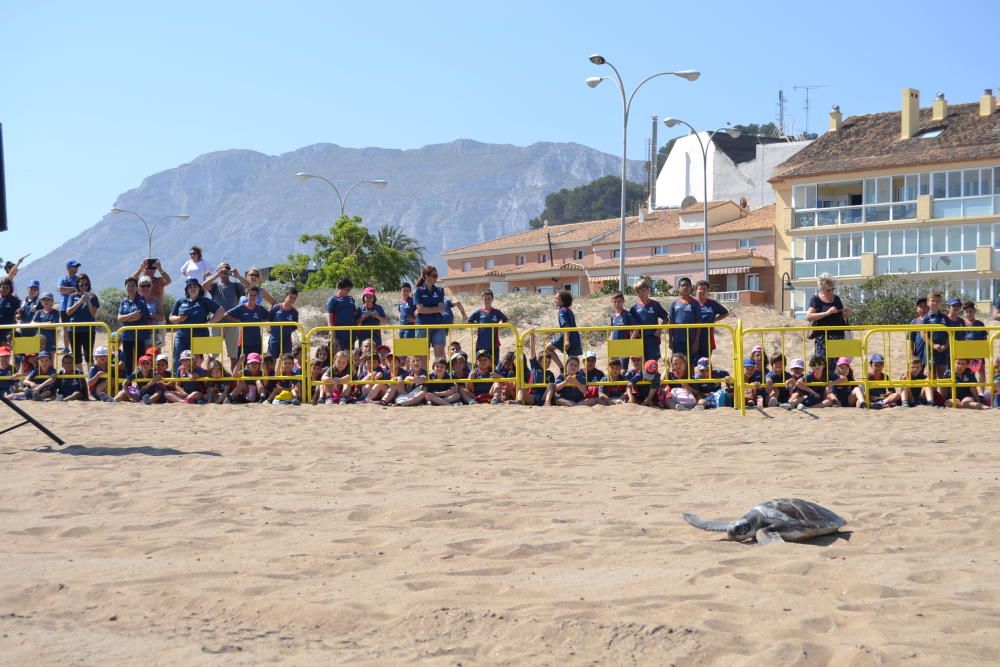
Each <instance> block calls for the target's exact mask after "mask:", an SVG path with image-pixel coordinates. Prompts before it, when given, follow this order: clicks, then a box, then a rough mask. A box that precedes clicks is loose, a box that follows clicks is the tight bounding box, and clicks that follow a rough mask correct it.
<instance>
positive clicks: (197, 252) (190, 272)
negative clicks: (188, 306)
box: [181, 245, 212, 291]
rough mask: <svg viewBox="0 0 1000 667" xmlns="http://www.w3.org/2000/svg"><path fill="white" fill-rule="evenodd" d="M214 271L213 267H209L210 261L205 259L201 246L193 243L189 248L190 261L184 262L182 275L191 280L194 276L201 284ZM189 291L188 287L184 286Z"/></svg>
mask: <svg viewBox="0 0 1000 667" xmlns="http://www.w3.org/2000/svg"><path fill="white" fill-rule="evenodd" d="M211 273H212V269H211V267H209V265H208V262H206V261H205V257H204V253H202V251H201V246H198V245H193V246H191V249H190V250H188V261H186V262H184V265H183V266H182V267H181V275H183V276H184V277H185V278H187V279H188V280H190V279H191V278H194V279H195V280H197V281H198V283H199V284H201V283H203V282H205V279H206V278H207V277H208V276H209V274H211ZM184 289H185V291H187V287H185V288H184Z"/></svg>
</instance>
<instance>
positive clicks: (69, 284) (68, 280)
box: [59, 259, 80, 352]
mask: <svg viewBox="0 0 1000 667" xmlns="http://www.w3.org/2000/svg"><path fill="white" fill-rule="evenodd" d="M79 271H80V262H78V261H76V260H75V259H71V260H69V261H68V262H66V275H65V276H63V277H62V278H61V279H60V280H59V294H61V295H62V300H61V302H60V304H59V321H60V322H68V321H69V316H68V315H66V310H67V309H68V308H69V300H70V297H72V296H73V295H74V294H77V290H76V281H77V273H78V272H79ZM62 340H63V349H62V351H63V352H69V328H68V327H67V328H64V329H63V335H62Z"/></svg>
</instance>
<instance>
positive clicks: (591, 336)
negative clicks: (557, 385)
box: [519, 322, 742, 407]
mask: <svg viewBox="0 0 1000 667" xmlns="http://www.w3.org/2000/svg"><path fill="white" fill-rule="evenodd" d="M739 328H740V323H739V322H737V323H736V326H735V327H734V326H732V325H729V324H727V323H722V322H714V323H705V324H641V325H640V324H637V325H630V326H613V325H605V326H594V327H539V328H535V329H529V330H527V331H525V332H524V333H523V334H521V338H520V343H519V347H520V348H521V349H522V350H531V351H533V353H532V354H531V355H530V356H531V357H532V358H537V355H538V354H540V353H541V351H542V350H545V349H550V350H554V351H557V352H561V353H562V354H563V356H565V357H570V356H577V357H580V363H581V370H583V371H584V372H586V368H585V366H584V361H585V360H584V359H583V355H584V354H585V353H586V352H587V351H588V350H592V351H594V352H595V353H596V351H597V350H598V349H603V350H604V351H605V354H603V355H600V354H599V355H598V357H599V358H600V357H603V359H604V363H606V364H607V363H609V362H610V360H611V359H622V360H623V361H622V372H623V378H622V379H621V380H610V379H608V376H606V377H605V379H604V380H588V382H587V385H588V386H596V387H602V386H605V387H607V386H627V385H629V384H631V382H630V379H628V378H626V377H624V376H625V375H626V374H627V373H626V372H629V373H632V372H641V369H642V368H643V367H644V366H645V363H646V362H647V361H649V359H647V358H646V352H647V351H648V350H649V349H651V348H652V345H650V344H649V336H648V334H646V333H644V332H653V331H655V332H656V333H657V334H659V333H660V332H665V333H666V334H667V336H666V338H667V340H666V341H657V342H656V347H660V346H661V344H662V347H660V349H661V350H667V351H668V353H667V355H666V356H664V357H663V358H662V359H660V358H658V359H656V361H657V363H658V365H659V369H660V375H661V377H662V384H664V385H666V386H670V385H671V384H679V383H681V382H683V383H684V384H690V385H720V384H727V381H726V379H725V378H724V377H721V376H719V375H713V373H721V372H722V371H723V370H728V371H729V375H728V377H729V378H730V382H731V383H732V386H733V388H734V389H733V391H734V394H735V395H740V394H741V385H740V381H741V376H740V373H739V372H738V370H737V368H738V367H739V368H742V367H741V365H740V364H739V363H738V362H739V356H738V355H739V353H740V349H741V348H740V338H739V336H738V335H737V332H738V330H739ZM719 331H721V332H724V333H728V341H729V345H728V346H727V345H725V344H723V345H718V344H717V343H716V341H715V337H714V332H719ZM573 334H576V335H573ZM616 335H618V336H621V337H618V338H616V337H615V336H616ZM577 336H579V350H577V349H574V348H575V347H577V346H576V341H577ZM702 336H706V337H709V336H710V337H711V338H710V339H709V340H708V341H706V342H705V344H704V345H703V344H702V340H701V337H702ZM538 338H540V339H541V340H542V345H539V344H538V340H536V339H538ZM644 339H645V340H644ZM726 347H729V348H730V349H729V351H728V352H726V351H724V350H725V348H726ZM720 350H723V351H722V352H721V354H717V352H719V351H720ZM567 352H573V353H574V354H567ZM576 352H579V353H580V354H575V353H576ZM673 353H680V354H682V355H683V356H684V360H685V362H684V363H685V366H684V373H685V376H686V377H683V378H682V377H679V376H677V375H676V374H675V373H674V372H673V371H672V370H671V359H672V358H673ZM702 353H704V354H705V356H706V357H707V358H708V359H709V375H708V377H702V378H696V377H694V376H695V370H696V366H697V362H698V356H700V355H701V354H702ZM713 357H716V358H718V361H716V359H715V358H713ZM630 360H631V361H632V362H633V365H635V362H636V361H638V362H639V363H638V364H637V365H638V368H633V369H629V368H628V363H629V361H630ZM529 361H530V360H529ZM720 362H721V363H720ZM559 365H560V366H561V360H560V362H559ZM664 367H665V368H664ZM727 367H728V369H727ZM543 370H547V369H543ZM609 372H610V369H609ZM637 383H638V384H641V385H649V384H651V381H649V380H639V381H637ZM546 386H547V383H544V382H541V383H540V382H529V381H528V380H527V379H526V380H525V382H524V383H523V384H522V388H524V389H541V388H544V387H546ZM733 405H734V407H735V405H736V404H735V403H734V404H733Z"/></svg>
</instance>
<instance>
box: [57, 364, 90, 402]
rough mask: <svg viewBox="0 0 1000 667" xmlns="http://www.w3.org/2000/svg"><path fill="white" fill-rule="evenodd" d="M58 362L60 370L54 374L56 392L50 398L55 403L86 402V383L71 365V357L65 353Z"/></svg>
mask: <svg viewBox="0 0 1000 667" xmlns="http://www.w3.org/2000/svg"><path fill="white" fill-rule="evenodd" d="M88 354H89V352H88ZM60 361H61V368H60V369H59V373H57V374H56V392H55V395H54V396H53V397H52V398H53V399H55V400H57V401H86V400H87V396H88V393H87V382H86V380H85V379H84V378H81V377H80V376H79V375H80V374H79V373H78V372H77V369H76V367H75V365H74V363H73V355H72V354H69V353H66V354H64V355H62V358H61V359H60Z"/></svg>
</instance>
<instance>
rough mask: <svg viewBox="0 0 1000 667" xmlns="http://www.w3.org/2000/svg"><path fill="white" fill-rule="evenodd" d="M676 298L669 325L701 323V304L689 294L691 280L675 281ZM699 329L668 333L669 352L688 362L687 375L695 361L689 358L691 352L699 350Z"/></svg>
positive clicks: (670, 312) (671, 305) (671, 308)
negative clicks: (682, 356)
mask: <svg viewBox="0 0 1000 667" xmlns="http://www.w3.org/2000/svg"><path fill="white" fill-rule="evenodd" d="M677 293H678V295H679V296H678V297H677V298H676V299H674V300H673V301H672V302H671V303H670V309H669V310H668V311H667V312H668V313H669V314H670V323H671V324H699V323H700V322H701V304H700V303H698V300H697V299H695V298H694V296H693V295H692V294H691V279H690V278H681V279H680V280H678V281H677ZM701 334H702V330H701V329H673V330H671V331H670V350H671V351H672V352H673V353H674V354H678V353H679V354H683V355H684V356H685V357H687V360H688V374H689V375H690V373H691V370H692V366H693V364H694V362H695V361H696V360H697V357H695V358H694V359H692V358H691V352H692V351H695V350H698V349H700V346H701V338H702V335H701Z"/></svg>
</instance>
